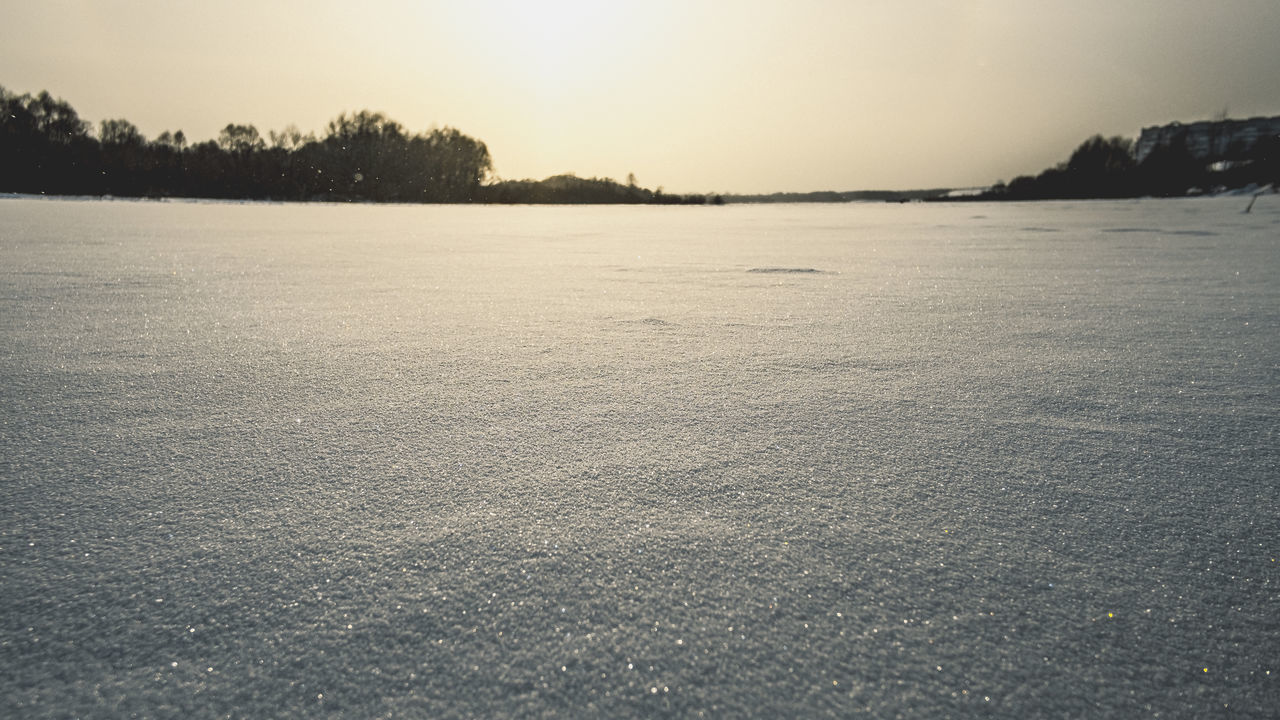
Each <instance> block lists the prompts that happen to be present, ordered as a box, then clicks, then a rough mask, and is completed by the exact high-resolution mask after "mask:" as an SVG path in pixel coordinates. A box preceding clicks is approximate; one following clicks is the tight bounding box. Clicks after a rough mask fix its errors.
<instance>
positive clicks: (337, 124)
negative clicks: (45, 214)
mask: <svg viewBox="0 0 1280 720" xmlns="http://www.w3.org/2000/svg"><path fill="white" fill-rule="evenodd" d="M96 130H97V131H96V133H95V132H94V131H93V128H92V126H91V125H90V124H89V123H88V122H86V121H84V120H82V119H81V118H80V116H79V114H78V113H77V112H76V111H75V109H74V108H73V107H72V106H71V105H70V104H69V103H67V102H66V101H64V100H62V99H60V98H54V97H53V96H51V95H50V94H49V93H48V92H45V91H42V92H40V93H39V94H37V95H30V94H24V95H17V94H14V93H11V92H9V91H7V90H5V89H4V88H3V87H0V192H9V193H31V194H46V195H114V196H124V197H192V198H224V199H254V200H290V201H336V202H408V203H469V202H491V203H654V204H703V203H707V202H708V198H707V197H706V196H703V195H667V194H664V193H663V192H662V189H661V188H659V189H658V190H648V189H645V188H642V187H638V186H637V185H636V184H635V181H634V178H631V179H630V181H629V182H628V183H627V184H625V185H624V184H621V183H618V182H616V181H614V180H611V179H607V178H605V179H601V178H591V179H584V178H578V177H575V176H573V175H559V176H555V177H551V178H547V179H545V180H541V181H535V180H515V181H512V180H497V179H495V178H493V177H492V174H493V161H492V158H491V157H490V155H489V150H488V148H487V147H485V144H484V143H483V142H481V141H479V140H477V139H475V138H472V137H470V136H468V135H465V134H463V133H462V132H460V131H458V130H457V129H455V128H451V127H445V128H440V129H433V130H430V131H428V132H423V133H412V132H409V131H407V130H406V129H405V128H404V127H403V126H402V125H401V124H400V123H398V122H396V121H394V120H392V119H390V118H388V117H387V116H386V115H384V114H382V113H379V112H371V111H368V110H361V111H358V112H354V113H345V112H344V113H342V114H340V115H338V116H337V117H336V118H334V119H333V120H332V121H331V122H330V123H329V124H328V126H327V127H326V128H325V130H324V134H323V135H322V136H320V137H316V136H315V135H314V134H310V133H307V134H303V133H302V132H301V131H299V130H298V129H297V128H296V127H293V126H290V127H286V128H285V129H284V130H282V131H279V132H276V131H269V132H268V133H267V135H266V137H263V136H262V134H261V133H260V132H259V131H258V129H257V128H255V127H254V126H253V125H240V124H235V123H231V124H228V125H227V126H226V127H224V128H223V129H222V131H221V132H220V133H219V134H218V137H217V139H216V140H208V141H205V142H200V143H196V144H190V143H189V141H188V139H187V137H186V136H185V135H184V133H183V132H182V131H181V130H178V131H174V132H170V131H165V132H163V133H161V134H160V135H159V136H157V137H156V138H155V139H152V140H148V139H147V138H146V137H144V136H143V134H142V133H141V132H140V131H139V130H138V128H137V126H135V125H134V124H133V123H131V122H129V121H128V120H124V119H108V120H103V121H101V122H100V123H99V124H98V127H97V129H96ZM717 199H718V198H714V197H713V198H711V199H710V201H711V202H715V201H716V200H717Z"/></svg>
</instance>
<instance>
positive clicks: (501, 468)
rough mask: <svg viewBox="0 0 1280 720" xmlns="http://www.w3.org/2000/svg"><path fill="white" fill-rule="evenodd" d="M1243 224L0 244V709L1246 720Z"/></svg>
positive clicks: (1134, 204) (1263, 250) (1269, 643)
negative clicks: (1227, 719)
mask: <svg viewBox="0 0 1280 720" xmlns="http://www.w3.org/2000/svg"><path fill="white" fill-rule="evenodd" d="M1242 209H1243V201H1242V199H1240V198H1216V199H1186V200H1141V201H1126V202H1074V203H1038V204H999V205H996V204H945V205H920V204H913V205H897V204H893V205H888V204H886V205H879V204H855V205H813V206H808V205H783V206H775V205H770V206H728V207H722V208H701V207H699V208H686V207H675V208H670V207H642V208H622V207H617V208H614V207H609V208H595V207H592V208H581V207H574V208H570V207H418V206H414V207H388V206H344V205H273V204H233V203H191V202H102V201H84V200H79V201H50V200H38V199H3V200H0V381H2V382H0V670H2V672H0V707H4V708H7V710H6V711H5V713H4V714H6V715H9V716H11V717H24V718H46V717H48V718H53V717H72V716H81V717H95V718H111V717H197V718H199V717H290V716H291V717H323V716H344V717H353V718H355V717H367V718H374V717H435V718H450V717H503V716H507V717H547V716H553V715H557V716H568V717H659V716H672V717H703V716H705V717H770V718H772V717H808V718H814V717H847V716H850V715H854V714H857V713H866V714H869V715H871V716H874V717H910V718H916V717H1011V718H1013V717H1017V718H1022V717H1032V716H1039V717H1090V718H1138V717H1166V718H1169V717H1228V716H1229V717H1274V715H1273V713H1275V712H1276V708H1277V707H1280V652H1277V649H1278V648H1280V603H1278V601H1277V593H1278V592H1280V565H1278V563H1277V561H1276V559H1277V557H1280V517H1278V515H1280V513H1278V512H1277V509H1278V507H1280V482H1277V481H1278V480H1280V462H1278V461H1280V438H1277V420H1278V418H1280V413H1278V409H1280V365H1278V364H1277V358H1280V247H1278V244H1280V201H1277V200H1276V199H1274V198H1272V199H1268V198H1262V199H1261V200H1260V201H1259V202H1258V203H1257V205H1256V207H1254V208H1253V211H1252V212H1251V213H1249V214H1247V215H1245V214H1242V212H1241V211H1242Z"/></svg>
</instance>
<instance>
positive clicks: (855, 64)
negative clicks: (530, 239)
mask: <svg viewBox="0 0 1280 720" xmlns="http://www.w3.org/2000/svg"><path fill="white" fill-rule="evenodd" d="M0 19H2V22H0V85H3V86H4V87H5V88H7V89H8V90H10V91H12V92H17V93H23V92H31V93H35V92H38V91H40V90H48V91H49V92H50V93H51V94H53V95H55V96H57V97H61V98H63V99H65V100H67V101H68V102H70V103H71V104H72V105H73V106H74V107H75V108H76V110H77V111H79V113H80V115H81V117H83V118H84V119H87V120H89V121H91V122H93V123H94V124H95V125H96V123H97V122H98V121H99V120H103V119H107V118H125V119H128V120H130V121H132V122H133V123H134V124H136V125H137V126H138V127H139V128H140V129H141V130H142V132H143V133H144V134H145V135H146V136H147V137H149V138H154V137H155V136H156V135H158V134H159V133H160V132H162V131H164V130H178V129H181V130H183V131H184V132H185V133H186V134H187V137H188V138H190V139H192V140H193V141H201V140H207V139H211V138H214V137H216V136H217V133H218V130H219V129H220V128H222V127H223V126H225V125H226V124H227V123H232V122H234V123H241V124H243V123H251V124H253V125H255V126H256V127H257V128H258V129H259V130H260V131H261V132H262V133H263V135H264V136H265V135H266V132H267V130H272V129H276V130H278V129H281V128H283V127H285V126H286V125H289V124H295V125H297V126H298V127H299V128H300V129H302V130H303V131H304V132H305V131H314V132H316V133H317V134H319V133H320V132H321V131H322V130H323V128H324V126H325V124H326V123H327V122H328V121H329V120H330V119H332V118H333V117H334V116H336V115H337V114H338V113H339V112H342V111H353V110H360V109H369V110H375V111H381V112H384V113H386V114H387V115H388V116H390V117H391V118H392V119H395V120H397V121H399V122H400V123H401V124H403V125H404V126H406V128H407V129H409V130H412V131H423V130H427V129H430V128H431V127H433V126H446V125H450V126H453V127H456V128H458V129H459V130H461V131H462V132H464V133H466V134H468V135H471V136H472V137H475V138H477V139H479V140H482V141H484V142H485V143H486V144H487V145H488V147H489V151H490V153H491V154H492V156H493V159H494V164H495V170H496V172H497V174H498V175H499V176H500V177H503V178H511V179H515V178H543V177H547V176H550V175H554V174H558V173H561V172H574V173H577V174H578V175H579V176H582V177H590V176H601V177H613V178H615V179H618V180H623V179H624V178H625V177H626V175H627V173H630V172H634V173H635V174H636V176H637V179H638V180H639V182H640V184H642V185H645V186H647V187H656V186H663V187H665V188H666V189H667V191H669V192H771V191H809V190H859V189H910V188H922V187H967V186H976V185H988V184H990V183H993V182H995V181H997V180H1009V179H1011V178H1012V177H1013V176H1015V175H1020V174H1034V173H1036V172H1039V171H1040V170H1042V169H1044V168H1046V167H1048V166H1050V165H1053V164H1055V163H1057V162H1059V161H1062V160H1065V159H1066V157H1067V156H1068V155H1069V154H1070V152H1071V150H1072V149H1074V148H1075V147H1076V146H1077V145H1078V144H1079V143H1080V142H1081V141H1083V140H1084V139H1086V138H1087V137H1089V136H1090V135H1093V134H1095V133H1102V134H1104V135H1125V136H1130V137H1136V136H1137V134H1138V132H1139V130H1140V129H1141V128H1142V127H1143V126H1146V125H1156V124H1163V123H1166V122H1169V121H1173V120H1179V121H1183V122H1187V121H1192V120H1198V119H1208V118H1211V117H1213V116H1215V115H1218V114H1220V113H1221V112H1222V111H1223V110H1224V109H1226V110H1227V111H1228V113H1229V114H1230V116H1231V117H1249V116H1252V115H1280V76H1278V75H1277V72H1278V69H1280V2H1277V0H1217V1H1215V2H1209V1H1203V2H1201V1H1194V2H1193V1H1191V0H1058V1H1055V2H1047V1H1042V0H956V1H954V2H942V1H941V0H915V1H914V2H902V1H901V0H845V1H843V2H841V1H837V0H714V1H713V0H639V1H636V2H632V1H631V0H619V1H616V2H611V1H609V0H543V1H541V2H538V1H535V0H529V1H527V2H517V1H514V0H458V1H456V2H436V1H433V0H419V1H416V2H414V1H410V0H362V1H358V0H345V1H344V2H335V1H331V0H280V1H273V0H253V1H252V2H250V1H248V0H221V1H219V2H210V1H208V0H200V1H198V2H196V1H193V0H165V1H163V2H161V1H158V0H35V1H32V2H18V1H16V0H0Z"/></svg>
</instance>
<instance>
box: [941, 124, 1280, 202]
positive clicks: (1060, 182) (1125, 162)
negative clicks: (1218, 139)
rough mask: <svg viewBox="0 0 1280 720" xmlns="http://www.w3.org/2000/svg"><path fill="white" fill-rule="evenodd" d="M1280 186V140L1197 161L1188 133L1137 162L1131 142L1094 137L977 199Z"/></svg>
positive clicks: (1265, 140)
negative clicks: (1053, 162)
mask: <svg viewBox="0 0 1280 720" xmlns="http://www.w3.org/2000/svg"><path fill="white" fill-rule="evenodd" d="M1268 184H1271V185H1276V184H1280V138H1274V137H1272V138H1263V139H1261V140H1259V141H1258V142H1257V143H1255V144H1254V145H1252V146H1251V147H1248V148H1245V147H1237V148H1234V149H1230V150H1228V152H1227V154H1226V155H1225V156H1224V157H1214V158H1204V157H1197V156H1196V155H1195V154H1193V153H1192V152H1191V150H1190V149H1189V147H1188V143H1187V138H1186V135H1185V133H1184V134H1181V135H1179V136H1176V137H1174V138H1173V139H1172V140H1171V141H1170V142H1169V143H1166V144H1161V145H1158V146H1156V147H1155V148H1153V149H1152V150H1151V152H1150V153H1148V154H1147V156H1146V157H1144V158H1143V159H1142V161H1141V162H1138V160H1137V155H1136V153H1135V146H1134V143H1133V141H1132V140H1129V139H1128V138H1124V137H1111V138H1106V137H1103V136H1101V135H1095V136H1093V137H1091V138H1089V139H1088V140H1085V141H1084V142H1083V143H1081V144H1080V146H1079V147H1077V148H1076V149H1075V151H1074V152H1072V153H1071V156H1070V157H1069V158H1068V159H1067V160H1066V162H1062V163H1059V164H1058V165H1056V166H1054V167H1052V168H1049V169H1047V170H1044V171H1043V172H1041V173H1040V174H1039V175H1034V176H1032V175H1023V176H1019V177H1016V178H1014V179H1013V180H1011V181H1010V182H1008V183H1007V184H1006V183H1004V182H999V183H996V184H995V185H994V186H993V187H992V188H991V189H990V190H988V191H987V192H986V193H983V194H981V195H977V196H973V197H972V198H965V199H978V200H1051V199H1078V198H1132V197H1144V196H1157V197H1172V196H1180V195H1187V194H1196V193H1199V192H1213V191H1215V190H1219V189H1224V188H1240V187H1246V186H1249V185H1268Z"/></svg>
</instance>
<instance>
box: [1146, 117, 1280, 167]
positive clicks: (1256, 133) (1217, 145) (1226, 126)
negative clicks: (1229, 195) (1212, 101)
mask: <svg viewBox="0 0 1280 720" xmlns="http://www.w3.org/2000/svg"><path fill="white" fill-rule="evenodd" d="M1264 138H1280V117H1269V118H1268V117H1254V118H1249V119H1248V120H1202V121H1200V122H1194V123H1190V124H1188V125H1183V124H1182V123H1177V122H1175V123H1169V124H1168V125H1156V126H1152V127H1146V128H1142V135H1140V136H1139V137H1138V145H1137V147H1136V148H1135V153H1136V155H1137V159H1138V162H1142V161H1143V160H1145V159H1146V157H1147V156H1148V155H1150V154H1151V151H1152V150H1155V149H1156V148H1158V147H1169V146H1170V145H1173V144H1175V143H1177V142H1178V141H1179V140H1180V139H1182V141H1183V142H1185V143H1186V146H1187V151H1188V152H1190V153H1191V156H1192V157H1194V158H1196V159H1198V160H1204V161H1205V162H1216V161H1219V160H1232V159H1237V158H1239V157H1240V156H1242V155H1246V154H1248V152H1249V151H1250V150H1252V149H1253V147H1254V146H1255V145H1257V144H1258V141H1259V140H1262V139H1264Z"/></svg>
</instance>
